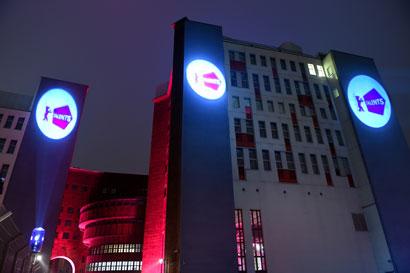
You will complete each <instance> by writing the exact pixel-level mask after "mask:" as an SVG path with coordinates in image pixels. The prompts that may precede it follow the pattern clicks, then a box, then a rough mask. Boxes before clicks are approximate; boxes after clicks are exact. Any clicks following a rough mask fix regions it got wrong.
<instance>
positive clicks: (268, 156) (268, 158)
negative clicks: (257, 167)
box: [262, 150, 272, 171]
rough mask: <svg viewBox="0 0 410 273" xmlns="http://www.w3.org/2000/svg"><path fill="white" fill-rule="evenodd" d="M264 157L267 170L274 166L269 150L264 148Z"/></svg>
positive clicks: (264, 165) (264, 167)
mask: <svg viewBox="0 0 410 273" xmlns="http://www.w3.org/2000/svg"><path fill="white" fill-rule="evenodd" d="M262 159H263V169H264V170H265V171H270V170H271V169H272V167H271V164H270V155H269V150H262Z"/></svg>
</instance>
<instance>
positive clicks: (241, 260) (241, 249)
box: [235, 209, 246, 272]
mask: <svg viewBox="0 0 410 273" xmlns="http://www.w3.org/2000/svg"><path fill="white" fill-rule="evenodd" d="M235 229H236V251H237V255H238V271H239V272H246V254H245V233H244V229H243V217H242V210H241V209H236V210H235Z"/></svg>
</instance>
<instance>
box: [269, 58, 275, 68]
mask: <svg viewBox="0 0 410 273" xmlns="http://www.w3.org/2000/svg"><path fill="white" fill-rule="evenodd" d="M270 65H271V66H272V68H275V69H276V59H275V58H272V57H271V58H270Z"/></svg>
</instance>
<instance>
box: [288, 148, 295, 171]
mask: <svg viewBox="0 0 410 273" xmlns="http://www.w3.org/2000/svg"><path fill="white" fill-rule="evenodd" d="M286 164H287V165H288V170H294V169H295V161H294V160H293V154H292V152H286Z"/></svg>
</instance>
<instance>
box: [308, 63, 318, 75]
mask: <svg viewBox="0 0 410 273" xmlns="http://www.w3.org/2000/svg"><path fill="white" fill-rule="evenodd" d="M308 70H309V74H310V75H315V76H316V70H315V66H314V65H313V64H308Z"/></svg>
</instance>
